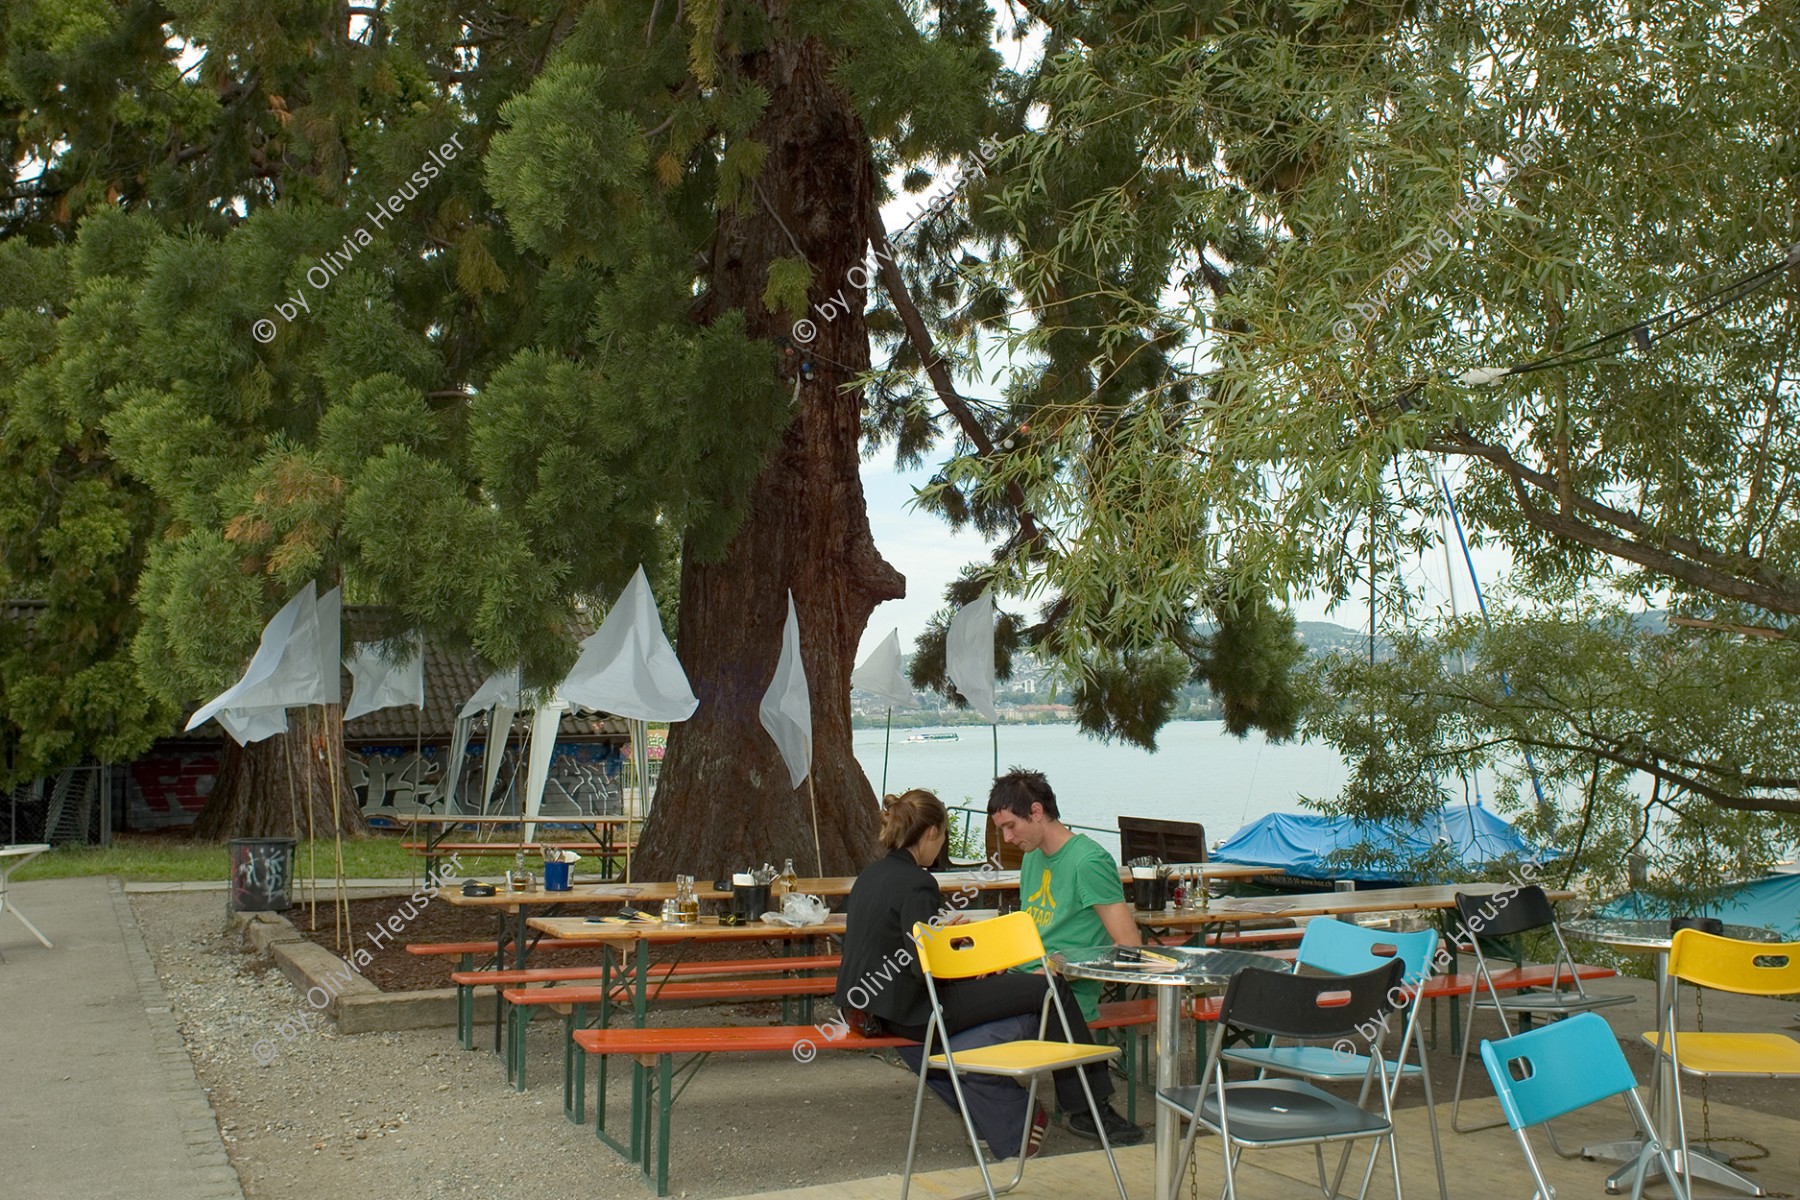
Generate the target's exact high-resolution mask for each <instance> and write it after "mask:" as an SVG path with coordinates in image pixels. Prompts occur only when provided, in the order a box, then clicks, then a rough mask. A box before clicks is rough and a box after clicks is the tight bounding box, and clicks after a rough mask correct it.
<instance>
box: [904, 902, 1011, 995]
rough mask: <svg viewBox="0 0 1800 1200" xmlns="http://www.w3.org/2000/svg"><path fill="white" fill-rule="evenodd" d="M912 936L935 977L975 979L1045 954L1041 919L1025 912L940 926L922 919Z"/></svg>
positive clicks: (923, 963) (921, 960)
mask: <svg viewBox="0 0 1800 1200" xmlns="http://www.w3.org/2000/svg"><path fill="white" fill-rule="evenodd" d="M912 936H913V942H914V944H915V945H916V946H917V948H918V951H919V968H920V969H921V970H922V971H924V972H925V973H926V974H927V975H930V976H931V977H932V978H934V979H973V978H974V977H975V976H977V975H992V974H993V973H994V972H996V971H1006V970H1010V969H1011V968H1013V967H1016V966H1019V965H1020V964H1022V963H1035V962H1041V961H1042V960H1043V957H1044V942H1043V939H1042V938H1040V937H1038V931H1037V922H1035V921H1033V920H1032V919H1031V914H1030V913H1025V912H1016V913H1007V914H1006V915H1005V916H1003V917H994V918H992V919H990V920H986V921H974V922H971V923H970V924H967V925H942V926H938V927H936V928H933V927H932V926H930V925H928V924H926V923H925V922H923V921H921V922H919V923H918V924H917V925H914V926H913V927H912Z"/></svg>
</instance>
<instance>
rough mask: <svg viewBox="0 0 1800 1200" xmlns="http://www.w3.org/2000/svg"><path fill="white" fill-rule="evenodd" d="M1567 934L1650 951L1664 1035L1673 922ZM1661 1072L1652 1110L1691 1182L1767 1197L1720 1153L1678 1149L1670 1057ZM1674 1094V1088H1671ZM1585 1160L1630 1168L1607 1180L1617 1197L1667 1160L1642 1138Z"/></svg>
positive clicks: (1739, 928) (1631, 922)
mask: <svg viewBox="0 0 1800 1200" xmlns="http://www.w3.org/2000/svg"><path fill="white" fill-rule="evenodd" d="M1562 931H1563V933H1564V934H1566V935H1568V936H1570V937H1577V938H1580V939H1581V940H1582V941H1586V942H1598V943H1599V944H1601V945H1603V946H1611V947H1613V948H1614V949H1615V950H1625V951H1630V952H1638V953H1650V954H1654V955H1655V956H1656V1022H1657V1028H1658V1030H1659V1031H1660V1030H1661V1027H1662V1018H1663V1013H1664V1012H1665V1011H1666V1010H1667V1008H1668V1001H1669V944H1670V942H1672V941H1673V940H1674V938H1675V935H1674V934H1673V933H1671V932H1670V931H1669V921H1668V918H1666V917H1664V918H1662V919H1661V920H1649V919H1640V918H1630V917H1577V918H1576V919H1575V920H1572V921H1564V922H1563V925H1562ZM1720 936H1721V937H1728V938H1735V939H1736V940H1738V941H1740V942H1779V941H1781V940H1782V939H1781V935H1780V934H1778V933H1776V932H1774V931H1773V930H1769V929H1759V928H1756V927H1755V926H1751V925H1726V926H1724V927H1723V928H1722V929H1721V930H1720ZM1655 1069H1656V1074H1655V1075H1654V1077H1653V1078H1652V1079H1651V1083H1650V1111H1651V1112H1653V1113H1656V1114H1657V1123H1658V1124H1659V1125H1663V1126H1664V1128H1662V1129H1659V1130H1658V1131H1657V1136H1658V1137H1659V1138H1661V1139H1662V1140H1663V1142H1664V1144H1665V1145H1668V1146H1670V1147H1671V1149H1670V1151H1669V1156H1670V1157H1671V1158H1672V1159H1674V1161H1675V1162H1676V1164H1677V1165H1678V1169H1680V1170H1681V1171H1682V1172H1683V1173H1684V1174H1686V1175H1687V1177H1688V1178H1689V1180H1690V1181H1691V1180H1694V1179H1704V1180H1707V1181H1708V1182H1710V1183H1719V1184H1724V1185H1725V1186H1726V1187H1730V1188H1735V1189H1737V1190H1738V1191H1742V1192H1747V1193H1749V1194H1750V1195H1752V1196H1761V1195H1763V1189H1762V1188H1761V1187H1760V1186H1758V1185H1757V1184H1756V1182H1755V1181H1753V1180H1751V1179H1750V1178H1748V1177H1747V1176H1744V1175H1740V1174H1739V1173H1738V1172H1736V1171H1734V1170H1732V1169H1731V1166H1730V1164H1729V1163H1728V1162H1727V1160H1725V1159H1724V1158H1722V1157H1721V1156H1720V1155H1718V1154H1715V1153H1713V1152H1712V1151H1711V1150H1708V1149H1707V1148H1706V1147H1704V1146H1698V1145H1692V1144H1690V1145H1688V1146H1682V1147H1677V1146H1674V1141H1675V1133H1674V1128H1673V1126H1674V1119H1673V1117H1672V1115H1671V1113H1672V1110H1673V1108H1674V1106H1673V1105H1668V1106H1663V1105H1662V1104H1661V1103H1660V1100H1661V1098H1662V1089H1663V1079H1664V1076H1665V1075H1666V1074H1667V1072H1668V1069H1669V1065H1668V1059H1666V1058H1664V1057H1663V1056H1661V1055H1657V1064H1656V1068H1655ZM1670 1091H1671V1094H1672V1093H1673V1086H1672V1085H1671V1088H1670ZM1581 1156H1582V1157H1583V1158H1603V1159H1609V1160H1612V1161H1615V1162H1622V1163H1624V1164H1625V1165H1624V1166H1622V1167H1620V1168H1619V1169H1618V1170H1617V1171H1614V1172H1613V1173H1612V1174H1611V1175H1608V1176H1607V1177H1606V1190H1607V1193H1608V1194H1610V1195H1615V1196H1616V1195H1618V1194H1619V1192H1620V1191H1622V1190H1624V1189H1625V1188H1628V1187H1630V1186H1631V1180H1632V1179H1633V1178H1634V1176H1635V1173H1636V1171H1637V1164H1638V1160H1639V1159H1640V1158H1641V1159H1644V1160H1646V1161H1645V1163H1644V1182H1645V1183H1649V1182H1650V1180H1652V1179H1654V1178H1656V1177H1657V1176H1659V1175H1661V1174H1662V1162H1661V1160H1660V1159H1659V1158H1658V1157H1657V1156H1656V1154H1655V1153H1653V1152H1652V1151H1651V1149H1650V1147H1649V1145H1648V1144H1646V1143H1645V1142H1643V1141H1642V1140H1639V1139H1634V1140H1631V1141H1625V1142H1605V1143H1602V1144H1601V1145H1598V1146H1583V1147H1582V1148H1581Z"/></svg>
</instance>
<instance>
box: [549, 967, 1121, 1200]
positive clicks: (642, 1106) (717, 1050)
mask: <svg viewBox="0 0 1800 1200" xmlns="http://www.w3.org/2000/svg"><path fill="white" fill-rule="evenodd" d="M1155 1019H1156V1015H1155V1008H1154V1002H1153V1001H1150V1000H1124V1001H1115V1002H1112V1003H1107V1004H1102V1005H1101V1006H1100V1015H1099V1017H1098V1018H1097V1019H1095V1020H1093V1021H1090V1022H1088V1028H1090V1029H1095V1030H1099V1029H1119V1028H1127V1027H1131V1026H1137V1025H1148V1024H1152V1023H1153V1022H1154V1021H1155ZM570 1043H571V1045H572V1046H573V1047H574V1048H575V1049H576V1050H578V1051H580V1053H581V1055H582V1056H584V1057H585V1056H586V1055H589V1054H596V1055H601V1056H603V1057H604V1056H610V1055H623V1056H626V1057H628V1058H630V1059H632V1060H633V1061H634V1062H635V1063H636V1064H637V1065H638V1066H639V1067H641V1068H643V1070H641V1071H638V1072H634V1079H633V1084H632V1097H631V1129H630V1132H629V1133H628V1134H627V1137H626V1141H624V1142H620V1141H619V1140H617V1139H616V1138H614V1137H613V1136H612V1134H610V1133H608V1132H607V1129H606V1094H605V1089H604V1085H601V1087H600V1088H599V1090H598V1094H597V1095H596V1097H595V1103H594V1134H595V1136H596V1137H598V1138H599V1139H600V1140H601V1141H603V1142H605V1143H606V1144H607V1145H609V1146H611V1147H612V1148H613V1149H614V1150H617V1151H618V1152H619V1153H620V1154H622V1155H624V1156H625V1157H626V1159H627V1160H629V1161H631V1162H633V1163H636V1164H637V1165H638V1167H639V1169H640V1170H641V1171H643V1174H644V1182H645V1183H647V1184H649V1185H650V1186H651V1187H653V1188H655V1189H656V1194H657V1195H658V1196H666V1195H668V1194H669V1113H670V1110H671V1109H673V1108H674V1106H675V1100H676V1098H677V1097H679V1096H680V1094H681V1092H682V1091H683V1090H685V1089H686V1087H687V1085H688V1083H689V1082H691V1081H692V1080H693V1077H694V1076H695V1075H696V1074H697V1073H698V1072H699V1070H700V1068H701V1067H702V1066H703V1065H704V1064H705V1062H706V1060H707V1058H709V1057H710V1056H712V1055H714V1054H795V1051H796V1050H797V1049H799V1048H800V1047H801V1046H802V1045H804V1046H807V1047H810V1051H811V1052H817V1051H821V1050H892V1049H899V1048H901V1047H903V1046H916V1045H918V1043H917V1042H915V1041H912V1040H911V1039H910V1038H900V1037H863V1036H862V1035H861V1034H859V1033H855V1032H853V1031H849V1030H846V1031H845V1032H844V1033H843V1034H842V1035H841V1036H839V1037H836V1038H828V1037H826V1036H825V1034H824V1033H823V1032H822V1031H821V1029H820V1028H819V1027H818V1026H816V1025H750V1026H743V1025H718V1026H708V1027H703V1028H687V1029H577V1030H575V1031H574V1033H573V1034H572V1035H571V1036H570ZM676 1055H691V1056H692V1057H691V1058H690V1059H689V1060H688V1061H687V1062H684V1063H682V1064H681V1066H679V1067H677V1066H675V1064H674V1058H675V1056H676ZM795 1057H796V1058H799V1057H800V1055H795ZM801 1061H802V1062H810V1061H811V1058H810V1054H809V1056H808V1057H805V1058H802V1059H801ZM584 1090H585V1089H584ZM1131 1090H1133V1091H1135V1090H1136V1088H1135V1085H1133V1087H1132V1089H1131ZM652 1103H654V1104H655V1106H656V1107H655V1119H654V1121H652V1119H651V1105H652ZM565 1111H566V1112H568V1113H569V1115H570V1119H571V1120H575V1121H580V1120H583V1119H585V1118H584V1116H583V1115H582V1109H581V1106H580V1104H579V1102H575V1103H573V1104H571V1105H567V1106H565ZM652 1155H654V1159H655V1161H654V1162H652Z"/></svg>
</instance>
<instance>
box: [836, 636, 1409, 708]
mask: <svg viewBox="0 0 1800 1200" xmlns="http://www.w3.org/2000/svg"><path fill="white" fill-rule="evenodd" d="M1296 632H1297V633H1298V635H1299V638H1300V642H1301V644H1302V645H1303V646H1305V647H1306V652H1307V653H1308V654H1338V653H1352V654H1362V653H1365V652H1366V651H1367V648H1368V644H1369V643H1368V635H1367V633H1365V632H1359V631H1357V630H1355V629H1347V628H1345V627H1344V626H1342V625H1334V624H1332V623H1331V622H1329V621H1301V622H1299V624H1298V626H1297V628H1296ZM1376 646H1377V649H1378V651H1381V652H1385V646H1386V641H1385V639H1377V642H1376ZM911 665H912V656H911V655H910V654H908V655H904V656H902V659H901V669H902V670H905V669H907V668H909V667H910V666H911ZM1068 699H1069V697H1068V694H1067V692H1066V690H1064V689H1061V688H1058V687H1056V686H1054V685H1053V684H1052V682H1051V679H1050V669H1049V668H1048V667H1047V666H1045V665H1044V664H1043V663H1042V662H1040V661H1038V659H1037V658H1035V657H1034V656H1032V655H1030V654H1017V655H1014V656H1013V674H1012V679H1011V680H1010V681H1008V682H1006V683H1002V684H1000V685H999V686H998V687H996V688H995V689H994V700H995V705H996V707H997V708H998V709H999V712H1000V719H1001V720H1002V721H1003V722H1013V721H1018V722H1029V723H1033V724H1038V723H1044V722H1060V721H1068V720H1072V719H1073V718H1072V717H1071V716H1070V715H1069V714H1068V712H1067V710H1066V708H1065V707H1064V706H1066V705H1067V703H1068ZM913 701H914V704H913V707H911V708H896V709H895V710H894V715H893V723H894V727H895V728H896V729H903V728H911V727H915V726H922V725H940V724H944V725H956V724H983V723H985V722H983V721H982V720H981V718H980V717H979V716H978V715H976V714H975V713H972V712H963V711H959V710H957V709H954V708H952V707H950V706H949V705H948V704H946V703H945V702H944V698H943V697H942V696H939V695H937V694H936V693H934V692H914V693H913ZM850 711H851V713H852V715H853V718H854V720H853V723H854V724H855V725H857V726H859V727H867V726H868V725H871V724H885V723H886V722H887V713H888V703H887V701H886V700H884V699H881V698H880V697H878V696H872V695H870V694H869V693H867V692H863V691H858V690H852V691H851V693H850ZM1219 715H1220V713H1219V705H1218V701H1217V700H1216V699H1215V698H1214V697H1213V695H1212V692H1211V690H1210V689H1209V688H1207V687H1205V686H1204V685H1202V684H1197V683H1196V684H1189V685H1188V686H1187V687H1185V688H1183V689H1182V690H1181V696H1180V699H1179V701H1178V702H1177V704H1176V709H1175V713H1174V717H1173V719H1176V720H1184V719H1185V720H1215V719H1217V718H1218V716H1219Z"/></svg>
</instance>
